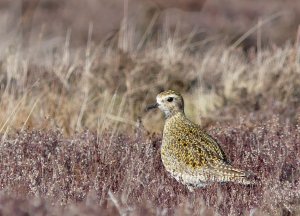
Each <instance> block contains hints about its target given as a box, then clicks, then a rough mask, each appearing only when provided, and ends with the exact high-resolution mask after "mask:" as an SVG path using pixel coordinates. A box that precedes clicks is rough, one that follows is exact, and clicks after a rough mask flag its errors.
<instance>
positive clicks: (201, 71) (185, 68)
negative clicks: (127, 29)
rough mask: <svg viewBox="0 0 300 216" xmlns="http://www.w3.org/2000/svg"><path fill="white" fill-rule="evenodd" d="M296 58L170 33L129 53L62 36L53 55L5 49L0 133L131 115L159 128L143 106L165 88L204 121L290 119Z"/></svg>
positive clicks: (123, 121) (116, 121) (130, 123)
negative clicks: (184, 39) (199, 43)
mask: <svg viewBox="0 0 300 216" xmlns="http://www.w3.org/2000/svg"><path fill="white" fill-rule="evenodd" d="M41 49H42V48H41ZM29 53H30V52H29ZM296 56H297V53H296V49H295V48H294V46H292V45H288V44H287V45H286V46H284V47H280V48H279V47H276V48H273V49H271V48H270V49H265V50H263V51H261V52H260V53H257V54H255V53H249V54H245V53H244V52H243V51H242V50H236V49H234V50H231V49H230V48H228V47H225V46H213V47H209V48H205V47H203V48H200V50H199V52H197V53H194V52H191V51H190V49H189V44H187V43H179V42H177V39H176V38H169V39H168V40H167V41H165V42H161V43H159V44H158V45H154V44H152V43H150V44H148V47H147V48H145V49H144V50H143V51H139V52H134V51H132V52H129V53H124V52H122V51H119V50H115V49H111V48H107V47H104V46H101V45H100V46H97V47H95V46H94V44H93V43H92V42H91V41H90V42H89V44H88V47H87V48H86V49H77V50H72V49H71V48H70V47H69V46H68V40H67V41H66V43H65V46H62V47H61V48H59V47H58V48H57V49H56V50H55V51H53V53H49V50H48V51H44V52H43V50H35V51H32V55H30V54H29V55H25V53H24V52H22V51H21V50H19V49H17V48H16V49H10V50H7V51H6V54H5V56H4V57H3V59H2V62H1V65H2V67H1V71H0V73H1V76H0V82H1V83H2V84H1V89H0V90H1V106H0V113H1V114H0V122H1V132H2V133H6V132H9V131H11V130H12V129H14V128H26V127H29V128H36V129H39V128H44V129H52V128H57V127H58V128H60V129H62V130H63V131H64V132H65V133H67V134H71V133H73V132H74V131H76V130H81V129H83V128H89V129H96V130H98V131H99V130H100V131H102V130H103V129H104V128H107V127H112V128H115V129H116V130H118V129H119V128H120V127H121V128H122V129H130V128H131V129H132V128H134V125H135V122H136V121H137V118H138V117H142V118H143V121H144V124H145V125H146V127H147V128H148V129H149V130H152V131H160V130H161V125H162V118H161V116H159V115H156V116H154V117H153V114H145V113H144V112H143V109H144V107H145V106H146V105H147V104H148V103H152V102H153V101H154V99H155V95H156V94H157V93H158V92H159V91H161V90H162V89H170V88H171V89H175V90H178V91H180V92H182V93H183V94H184V95H185V98H186V104H187V108H186V110H187V112H188V115H190V117H191V118H193V119H195V121H198V122H200V121H201V120H202V121H203V125H204V126H205V125H207V124H211V123H214V122H216V121H221V122H222V121H231V120H233V118H235V115H232V113H233V112H238V113H239V114H241V115H248V114H249V113H258V114H259V115H257V116H258V117H260V118H259V119H258V120H265V119H268V118H269V117H270V114H271V115H272V114H274V113H276V114H279V115H280V116H281V118H283V119H289V120H291V121H292V122H295V121H296V119H297V113H298V109H299V104H300V101H299V95H300V92H299V89H300V80H299V79H298V78H297V77H299V74H300V69H299V68H300V67H299V63H298V62H297V60H296V59H297V57H296ZM200 116H201V118H202V119H200V118H199V117H200ZM119 126H120V127H119Z"/></svg>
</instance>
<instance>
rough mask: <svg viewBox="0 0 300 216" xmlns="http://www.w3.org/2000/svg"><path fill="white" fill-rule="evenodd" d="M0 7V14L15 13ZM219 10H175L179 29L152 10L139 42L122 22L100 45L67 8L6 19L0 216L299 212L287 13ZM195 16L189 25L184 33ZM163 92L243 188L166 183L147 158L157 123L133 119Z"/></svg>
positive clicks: (290, 11) (251, 6) (293, 52)
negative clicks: (244, 177) (172, 96)
mask: <svg viewBox="0 0 300 216" xmlns="http://www.w3.org/2000/svg"><path fill="white" fill-rule="evenodd" d="M5 2H6V1H3V2H1V3H2V4H0V6H1V10H2V11H4V12H7V13H8V12H9V10H15V7H7V4H6V3H5ZM54 2H55V1H54ZM100 2H101V1H100ZM103 2H105V1H104V0H103ZM228 2H231V3H233V2H234V4H232V5H231V7H229V6H228V5H224V4H225V3H220V1H208V2H207V3H206V5H205V6H204V8H203V11H201V12H199V13H193V14H189V13H188V12H184V13H183V14H182V17H183V18H184V19H183V21H184V23H187V24H185V25H182V24H181V25H182V27H178V25H175V27H174V26H173V25H172V24H170V23H168V24H164V23H165V22H164V20H168V18H166V17H169V20H170V17H171V20H173V19H172V16H175V15H176V13H181V12H180V11H177V10H175V11H174V10H170V11H168V12H166V11H165V12H162V15H160V19H161V20H160V21H159V20H157V22H156V24H155V25H147V28H145V29H148V30H149V32H148V33H147V37H145V39H144V40H136V37H135V34H134V33H136V32H137V31H136V29H135V30H134V31H133V30H132V29H134V24H131V23H130V24H128V23H124V22H123V23H119V27H120V28H119V30H118V31H117V33H114V34H112V36H111V37H103V36H102V35H103V34H102V32H101V30H102V29H104V27H102V28H101V23H102V21H101V22H100V21H99V22H100V24H98V25H97V24H96V23H97V22H94V23H92V22H89V21H90V19H89V18H86V17H88V13H87V14H82V15H81V16H79V17H78V16H75V15H74V13H75V14H76V11H77V13H79V14H80V12H79V10H78V7H79V8H80V4H79V3H78V4H79V5H77V4H75V3H74V4H71V5H68V4H70V3H64V7H61V6H60V5H58V6H55V5H53V4H54V3H53V4H50V5H49V4H48V5H47V4H44V3H43V4H42V3H41V4H40V6H39V7H37V8H35V12H34V13H33V14H34V16H32V18H31V21H28V19H25V21H26V22H25V21H22V19H24V17H22V16H21V17H20V19H21V21H19V24H20V25H16V26H15V29H13V28H11V26H7V25H8V24H7V23H14V22H15V23H17V24H18V20H19V19H18V18H11V17H9V16H8V18H7V19H6V22H4V21H3V22H2V23H1V25H4V24H6V25H4V27H3V28H2V29H4V31H3V32H1V35H2V36H3V37H2V38H3V40H2V41H1V43H0V45H1V48H2V52H1V60H0V61H1V70H0V95H1V101H0V104H1V106H0V128H1V129H0V130H1V145H0V158H1V163H0V170H1V173H0V212H1V214H3V215H26V214H36V215H62V214H64V215H78V214H79V215H99V214H100V215H118V214H122V215H126V214H129V215H141V214H145V215H156V214H158V215H173V214H177V215H199V214H200V215H201V214H202V215H213V214H215V213H219V214H220V215H245V214H246V215H247V214H251V215H266V214H269V215H297V214H300V203H299V202H300V185H299V184H300V183H299V177H300V171H299V168H298V167H299V165H300V164H299V160H298V158H299V157H300V128H299V122H300V116H299V113H300V108H299V107H300V106H299V105H300V79H299V77H300V61H299V60H300V53H299V44H297V34H296V32H297V24H299V23H297V20H299V16H300V15H299V14H300V12H299V11H300V10H299V6H298V4H296V3H295V1H286V2H285V3H284V4H283V3H282V2H281V1H274V3H273V4H272V5H271V7H268V5H269V3H268V1H261V2H260V3H259V4H260V5H259V7H258V5H257V4H258V3H257V2H253V1H244V2H243V3H237V2H236V1H233V0H232V1H228ZM239 2H240V1H239ZM93 4H96V2H94V1H90V4H88V8H93V7H96V5H93ZM8 5H9V4H8ZM51 5H52V6H51ZM229 5H230V4H229ZM62 8H63V9H62ZM66 8H67V9H68V10H66ZM112 8H113V7H112ZM116 8H117V7H116ZM71 9H72V10H71ZM53 11H55V12H53ZM172 11H173V12H174V13H175V15H174V14H172ZM254 12H255V13H254ZM82 13H83V12H82ZM168 13H170V14H169V15H168ZM21 14H22V13H21ZM41 14H42V15H41ZM4 15H5V13H2V15H1V16H2V17H1V18H3V17H5V16H4ZM29 15H30V13H29ZM189 16H191V17H192V18H191V17H189ZM197 16H200V18H202V19H201V20H202V21H203V25H202V28H200V30H199V29H196V30H195V29H194V30H193V29H189V28H188V26H189V25H190V26H194V25H195V23H194V22H195V20H198V19H196V17H197ZM72 17H73V18H74V20H75V21H74V23H73V22H72V23H70V19H71V18H72ZM80 17H81V18H82V22H79V21H77V19H79V18H80ZM121 17H122V16H121ZM198 18H199V17H198ZM297 18H298V19H297ZM52 19H53V21H55V22H56V23H57V22H59V23H60V25H58V26H57V25H53V26H54V27H53V26H52V25H50V24H49V23H51V22H50V21H51V20H52ZM94 19H95V20H97V17H96V18H94ZM98 19H99V20H101V19H100V18H99V17H98ZM2 20H5V19H2ZM29 20H30V19H29ZM87 20H88V21H87ZM253 20H254V21H253ZM189 21H190V22H189ZM24 22H25V24H24ZM159 22H162V23H159ZM166 22H167V21H166ZM45 23H46V25H45ZM116 23H118V22H117V21H116ZM150 23H151V19H150ZM188 23H189V24H188ZM259 23H260V24H263V25H262V26H255V25H256V24H259ZM43 24H44V25H45V26H46V27H44V28H43ZM75 24H76V25H75ZM26 25H28V26H29V27H30V28H29V29H28V26H26ZM139 25H140V24H139ZM199 25H200V27H201V24H199ZM24 26H25V27H24ZM124 26H125V27H124ZM203 26H204V27H203ZM56 27H57V28H56ZM148 27H149V28H148ZM252 27H254V28H252ZM12 29H13V30H12ZM178 29H179V30H178ZM203 29H204V30H205V31H204V32H205V33H203ZM249 29H250V33H251V32H252V30H253V32H252V34H249V35H248V34H245V36H247V37H245V39H244V37H243V36H242V35H243V33H245V32H246V31H247V30H249ZM49 32H51V34H50V33H49ZM62 35H63V37H61V36H62ZM239 39H240V40H239ZM299 39H300V38H298V40H299ZM298 43H299V41H298ZM163 89H174V90H177V91H179V92H181V93H182V94H183V96H184V98H185V102H186V104H185V107H186V113H187V115H188V116H189V118H190V119H192V120H193V121H194V122H197V123H199V124H200V125H201V126H202V127H204V128H205V129H207V130H208V132H209V133H211V134H212V135H213V136H215V137H216V138H217V139H218V140H219V142H220V143H221V145H222V147H223V148H224V149H225V152H226V153H227V154H228V155H229V158H230V159H231V161H232V163H233V164H234V165H235V166H236V167H240V168H245V169H247V170H251V171H253V172H254V173H256V174H257V175H258V177H259V182H258V184H257V185H256V186H251V187H247V186H241V185H235V184H214V185H212V186H209V187H207V188H203V189H199V190H196V191H195V193H190V192H189V191H188V190H187V189H186V188H185V187H184V186H182V185H180V184H179V183H177V182H176V181H175V180H173V179H172V178H170V176H169V175H168V174H167V173H166V171H165V170H164V168H163V167H162V164H161V161H160V155H159V148H160V144H161V131H162V126H163V117H162V115H161V113H160V112H151V113H145V112H144V108H145V107H146V105H147V104H150V103H152V102H153V101H154V100H155V95H156V94H157V93H158V92H160V91H161V90H163Z"/></svg>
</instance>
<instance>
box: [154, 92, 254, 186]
mask: <svg viewBox="0 0 300 216" xmlns="http://www.w3.org/2000/svg"><path fill="white" fill-rule="evenodd" d="M156 100H157V103H156V105H154V106H152V107H151V108H154V107H158V108H159V109H161V110H162V111H163V112H164V114H165V118H166V120H165V125H164V131H163V141H162V147H161V159H162V162H163V164H164V166H165V168H166V170H167V171H168V172H170V174H171V175H172V176H173V177H174V178H176V179H177V181H179V182H181V183H183V184H185V185H187V186H188V187H189V188H190V189H192V188H193V187H202V186H205V185H207V184H210V183H212V182H228V181H233V182H237V183H242V184H251V183H252V182H251V181H250V180H248V173H247V172H245V171H243V170H240V169H235V168H233V167H232V166H231V165H230V163H229V161H228V159H227V157H226V155H225V153H224V151H223V150H222V148H221V147H220V145H219V144H218V143H217V142H216V140H215V139H213V138H212V137H211V136H210V135H209V134H207V133H206V132H205V131H203V130H202V129H201V128H200V127H199V126H198V125H196V124H195V123H193V122H191V121H190V120H189V119H187V118H186V116H185V114H184V102H183V98H182V96H181V95H180V94H179V93H177V92H175V91H172V90H169V91H165V92H162V93H160V94H158V95H157V97H156Z"/></svg>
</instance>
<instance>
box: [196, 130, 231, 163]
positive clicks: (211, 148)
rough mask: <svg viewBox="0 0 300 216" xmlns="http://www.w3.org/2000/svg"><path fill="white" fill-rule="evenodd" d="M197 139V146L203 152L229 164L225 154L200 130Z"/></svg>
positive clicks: (217, 144)
mask: <svg viewBox="0 0 300 216" xmlns="http://www.w3.org/2000/svg"><path fill="white" fill-rule="evenodd" d="M197 138H198V139H197V141H198V143H197V144H198V145H200V146H201V148H202V150H203V151H206V152H207V153H208V154H209V155H211V156H212V157H214V158H218V159H219V160H221V161H223V162H225V163H227V164H229V163H230V162H229V160H228V158H227V156H226V154H225V152H224V151H223V149H222V148H221V146H220V145H219V143H218V142H217V141H216V140H215V139H214V138H213V137H212V136H210V135H209V134H207V133H206V132H204V131H201V130H200V131H199V133H198V134H197Z"/></svg>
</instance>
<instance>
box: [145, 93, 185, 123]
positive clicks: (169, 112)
mask: <svg viewBox="0 0 300 216" xmlns="http://www.w3.org/2000/svg"><path fill="white" fill-rule="evenodd" d="M153 108H159V109H160V110H161V111H163V113H164V114H165V117H166V118H169V117H171V116H173V115H175V114H177V113H178V112H182V113H184V102H183V98H182V96H181V95H180V94H179V93H178V92H175V91H173V90H168V91H164V92H161V93H159V94H158V95H157V96H156V103H155V104H153V105H150V106H148V107H147V110H150V109H153Z"/></svg>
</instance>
